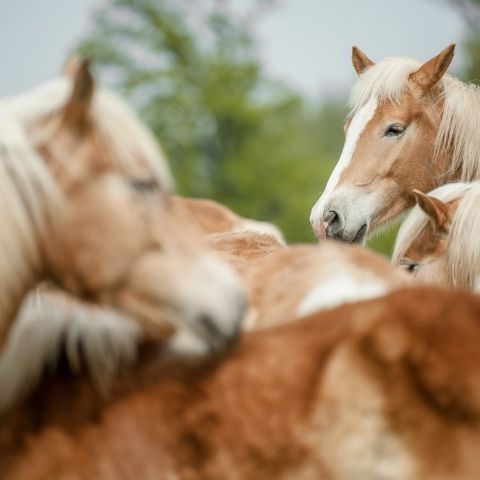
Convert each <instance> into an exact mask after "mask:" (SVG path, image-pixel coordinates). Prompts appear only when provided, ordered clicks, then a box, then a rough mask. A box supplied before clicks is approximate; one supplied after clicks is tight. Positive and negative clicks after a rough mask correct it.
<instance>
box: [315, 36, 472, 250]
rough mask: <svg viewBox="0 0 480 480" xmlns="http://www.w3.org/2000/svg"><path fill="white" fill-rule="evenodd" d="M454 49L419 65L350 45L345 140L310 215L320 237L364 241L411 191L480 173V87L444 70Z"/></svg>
mask: <svg viewBox="0 0 480 480" xmlns="http://www.w3.org/2000/svg"><path fill="white" fill-rule="evenodd" d="M454 47H455V46H454V45H450V46H449V47H447V48H446V49H444V50H443V51H442V52H440V53H439V54H438V55H437V56H435V57H433V58H432V59H430V60H429V61H427V62H425V63H423V64H421V63H420V62H418V61H416V60H413V59H410V58H403V57H393V58H386V59H384V60H382V61H380V62H378V63H375V64H374V62H373V61H372V60H370V59H369V58H368V57H367V56H366V55H365V54H364V53H363V52H362V51H361V50H359V49H358V48H356V47H354V48H353V50H352V61H353V66H354V67H355V70H356V71H357V73H358V74H359V78H358V80H357V82H356V84H355V85H354V87H353V89H352V92H351V96H350V107H351V112H350V114H349V116H348V118H347V121H346V123H345V125H344V129H345V144H344V146H343V150H342V154H341V156H340V159H339V161H338V163H337V165H336V166H335V169H334V170H333V172H332V174H331V176H330V178H329V180H328V183H327V185H326V188H325V190H324V192H323V194H322V195H321V196H320V198H319V199H318V201H317V202H316V203H315V205H314V207H313V208H312V211H311V215H310V221H311V224H312V226H313V229H314V230H315V231H316V234H317V236H318V237H319V238H323V237H325V236H326V237H333V238H337V239H340V240H343V241H347V242H362V241H364V240H365V238H366V236H367V235H368V233H369V232H372V231H374V230H377V229H378V228H380V227H382V226H384V225H385V224H387V223H388V222H390V221H392V220H393V219H395V218H396V217H397V216H398V215H399V214H401V213H402V212H404V211H405V210H406V209H408V208H410V207H411V206H413V205H414V203H415V200H414V195H413V194H412V191H413V190H414V189H417V190H420V191H422V192H428V191H431V190H433V189H434V188H436V187H438V186H440V185H443V184H445V183H449V182H452V181H464V182H469V181H473V180H475V179H478V178H479V177H480V168H479V167H480V160H479V158H480V157H479V156H478V152H479V151H480V135H479V131H480V113H479V112H480V90H479V88H478V87H476V86H474V85H471V84H465V83H463V82H461V81H459V80H458V79H456V78H454V77H452V76H450V75H448V74H446V71H447V69H448V67H449V65H450V62H451V61H452V58H453V55H454Z"/></svg>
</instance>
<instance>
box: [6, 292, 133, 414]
mask: <svg viewBox="0 0 480 480" xmlns="http://www.w3.org/2000/svg"><path fill="white" fill-rule="evenodd" d="M141 338H142V330H141V327H140V326H139V325H138V324H137V323H136V322H134V321H133V320H130V319H129V318H128V317H126V316H125V315H123V314H121V313H119V312H117V311H115V310H111V309H108V308H100V307H94V306H89V307H87V306H84V305H82V304H80V303H76V302H73V301H70V302H69V301H68V297H66V296H65V297H62V294H61V293H56V294H52V293H48V292H47V293H43V291H42V289H41V288H39V289H37V290H36V291H35V292H32V293H31V294H30V295H28V297H27V299H26V300H25V301H24V302H23V304H22V308H21V309H20V311H19V313H18V315H17V318H16V320H15V323H14V325H13V326H12V329H11V330H10V334H9V337H8V341H7V342H6V344H5V346H4V347H3V349H2V351H1V352H0V415H1V414H2V413H4V412H5V411H6V410H7V409H8V408H10V407H11V406H12V405H14V404H15V402H17V401H18V400H19V398H21V397H22V396H25V395H27V394H28V393H29V392H30V391H31V390H33V389H34V388H35V386H36V385H37V384H38V382H39V381H40V380H41V378H42V375H43V374H44V372H45V370H52V371H55V369H56V368H57V366H58V365H57V364H58V362H59V358H61V356H62V353H63V354H64V357H65V359H66V362H67V363H68V366H69V367H70V368H71V369H72V371H74V372H86V373H88V374H89V376H90V378H91V379H92V381H93V383H94V385H95V387H96V388H97V390H98V391H99V392H101V393H104V394H106V393H107V392H108V390H109V387H110V384H111V382H112V381H113V379H114V378H115V375H116V374H117V373H118V371H120V370H121V368H123V367H126V366H128V365H130V364H132V363H133V361H134V360H135V358H136V354H137V349H138V345H139V343H140V340H141Z"/></svg>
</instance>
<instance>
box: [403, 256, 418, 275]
mask: <svg viewBox="0 0 480 480" xmlns="http://www.w3.org/2000/svg"><path fill="white" fill-rule="evenodd" d="M419 265H420V264H419V263H418V262H413V261H412V260H410V259H408V258H402V260H400V266H401V267H402V268H404V269H405V270H406V271H407V272H408V273H415V272H416V271H417V269H418V266H419Z"/></svg>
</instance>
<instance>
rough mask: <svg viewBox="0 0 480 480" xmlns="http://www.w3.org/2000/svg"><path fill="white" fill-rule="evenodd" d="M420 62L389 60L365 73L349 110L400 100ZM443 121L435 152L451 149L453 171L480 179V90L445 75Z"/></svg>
mask: <svg viewBox="0 0 480 480" xmlns="http://www.w3.org/2000/svg"><path fill="white" fill-rule="evenodd" d="M420 65H421V63H420V62H419V61H417V60H413V59H411V58H402V57H393V58H386V59H384V60H381V61H380V62H378V63H376V64H375V65H373V66H372V67H370V68H368V69H367V70H365V72H364V73H362V74H361V75H360V77H359V79H358V81H357V83H356V84H355V86H354V87H353V90H352V93H351V96H350V107H351V108H352V111H356V110H357V109H358V108H360V107H361V106H362V105H365V104H366V103H367V102H368V100H369V99H370V98H372V97H374V98H376V99H377V100H378V101H379V103H380V102H382V101H386V100H388V101H397V100H399V98H400V96H401V94H402V93H403V92H404V91H405V90H406V88H407V85H408V77H409V75H410V74H411V73H412V72H414V71H415V70H417V69H418V68H419V67H420ZM441 83H442V87H443V91H444V102H445V103H444V108H443V113H442V120H441V123H440V127H439V130H438V134H437V138H436V140H435V149H436V151H437V152H438V151H440V150H441V149H444V148H445V147H449V148H452V153H453V160H452V171H456V170H457V169H458V168H460V171H461V179H462V180H463V181H471V180H475V179H476V178H478V177H479V176H480V135H479V133H478V132H480V89H479V88H478V87H476V86H475V85H469V84H465V83H463V82H461V81H460V80H457V79H455V78H453V77H452V76H450V75H444V77H443V78H442V80H441Z"/></svg>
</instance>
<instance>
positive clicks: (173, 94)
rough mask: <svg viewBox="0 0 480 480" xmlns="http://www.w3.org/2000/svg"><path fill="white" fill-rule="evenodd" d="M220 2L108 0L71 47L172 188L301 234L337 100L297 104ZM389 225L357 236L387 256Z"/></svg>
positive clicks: (326, 169) (329, 158)
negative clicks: (164, 159) (151, 138)
mask: <svg viewBox="0 0 480 480" xmlns="http://www.w3.org/2000/svg"><path fill="white" fill-rule="evenodd" d="M248 1H250V3H252V2H253V4H254V5H257V6H258V5H259V4H261V5H262V6H264V5H266V4H268V3H269V2H271V1H272V0H245V2H243V3H248ZM450 1H451V2H452V3H453V4H454V5H456V6H457V7H458V8H459V9H461V10H462V13H463V15H464V17H465V18H466V19H472V18H474V16H475V15H472V8H474V9H475V8H477V9H479V10H480V7H476V5H475V4H477V5H479V6H480V0H450ZM225 3H228V2H203V1H201V0H199V1H197V2H192V1H188V0H176V1H175V2H174V1H172V0H110V2H108V3H107V4H106V5H105V6H104V7H103V8H102V9H100V10H99V11H98V13H97V15H96V18H95V22H94V28H93V30H92V32H91V34H90V36H89V37H88V38H86V39H85V40H84V41H83V42H82V43H81V45H80V46H79V50H80V51H81V52H83V53H86V54H88V55H89V56H91V57H93V58H94V60H95V64H96V65H97V66H98V69H99V72H100V74H101V75H102V77H103V80H104V81H105V80H106V81H107V83H110V84H111V85H112V86H114V87H115V88H117V89H119V90H121V91H122V92H123V93H124V94H125V95H126V96H127V97H129V98H130V99H131V101H133V103H134V104H135V105H136V106H137V107H138V109H139V111H140V113H141V116H142V117H143V118H144V120H145V121H146V122H147V123H148V124H149V125H150V126H151V127H152V129H153V131H154V132H155V134H156V136H157V138H158V139H159V142H160V144H161V145H162V146H163V148H164V150H165V151H166V153H167V155H168V157H169V160H170V163H171V166H172V169H173V172H174V175H175V178H176V179H177V185H178V189H179V191H180V192H181V193H183V194H187V195H191V196H199V197H209V198H214V199H216V200H218V201H220V202H222V203H224V204H226V205H228V206H230V207H231V208H233V209H234V210H235V211H237V212H238V213H239V214H241V215H245V216H250V217H253V218H257V219H262V220H269V221H273V222H275V223H277V224H278V225H279V226H280V227H281V228H282V230H283V231H284V232H285V234H286V237H287V239H288V240H289V241H313V235H312V233H311V231H310V226H309V224H308V214H309V211H310V208H311V206H312V204H313V202H314V201H315V200H316V198H317V197H318V195H319V193H320V192H321V191H322V190H323V187H324V184H325V182H326V180H327V178H328V176H329V174H330V172H331V170H332V168H333V166H334V163H335V162H336V160H337V158H338V156H339V153H340V150H341V146H342V143H343V133H342V128H341V125H342V123H343V118H344V116H345V113H346V111H345V105H346V101H345V98H336V99H330V100H329V101H327V102H323V103H322V104H318V105H316V104H312V102H311V101H309V103H308V104H307V101H306V100H305V99H303V98H302V97H301V96H299V95H298V94H297V93H296V92H293V91H292V90H291V89H289V88H286V87H285V86H284V85H281V84H279V83H278V82H275V81H272V80H271V79H270V78H269V77H268V75H267V74H266V73H265V72H264V70H263V68H262V64H261V62H260V61H259V58H258V55H257V51H256V48H255V44H254V42H253V40H252V38H253V36H252V32H251V29H250V27H249V24H248V23H247V22H245V21H243V20H242V19H241V18H238V17H236V16H233V15H232V14H231V13H228V12H229V10H228V9H225V8H224V5H225ZM208 5H210V6H208ZM231 5H233V2H231ZM473 25H475V22H474V23H473ZM470 32H471V33H470V34H469V37H468V39H467V41H466V43H465V47H466V53H467V63H466V66H465V71H464V72H463V73H464V75H463V76H464V78H467V79H473V80H478V79H480V40H479V37H480V35H479V33H478V29H477V30H475V28H474V27H471V29H470ZM395 233H396V227H392V228H391V229H388V230H386V231H385V232H381V233H380V234H378V235H377V236H376V237H375V238H373V239H372V240H371V241H370V243H369V244H370V246H371V247H372V248H374V249H376V250H378V251H380V252H382V253H384V254H386V255H389V254H390V251H391V246H392V243H393V239H394V236H395Z"/></svg>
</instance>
